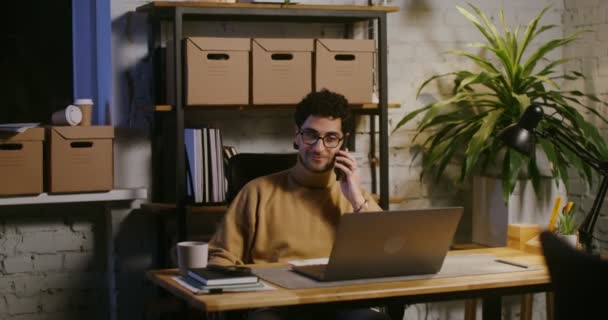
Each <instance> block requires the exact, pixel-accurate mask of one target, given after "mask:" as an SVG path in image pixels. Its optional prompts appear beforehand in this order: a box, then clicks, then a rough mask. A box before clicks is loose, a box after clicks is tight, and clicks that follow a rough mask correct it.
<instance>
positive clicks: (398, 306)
mask: <svg viewBox="0 0 608 320" xmlns="http://www.w3.org/2000/svg"><path fill="white" fill-rule="evenodd" d="M385 310H386V313H387V314H388V316H389V317H391V319H393V320H401V319H403V315H404V314H405V305H404V304H402V303H390V304H387V305H386V308H385Z"/></svg>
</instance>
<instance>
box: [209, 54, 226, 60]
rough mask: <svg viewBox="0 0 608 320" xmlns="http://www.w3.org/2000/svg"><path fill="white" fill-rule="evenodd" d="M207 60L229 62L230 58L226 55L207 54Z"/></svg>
mask: <svg viewBox="0 0 608 320" xmlns="http://www.w3.org/2000/svg"><path fill="white" fill-rule="evenodd" d="M207 60H230V56H229V55H228V54H226V53H209V54H207Z"/></svg>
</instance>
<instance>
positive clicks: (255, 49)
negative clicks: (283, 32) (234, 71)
mask: <svg viewBox="0 0 608 320" xmlns="http://www.w3.org/2000/svg"><path fill="white" fill-rule="evenodd" d="M313 45H314V43H313V39H267V38H255V39H253V41H252V45H251V52H252V83H251V85H252V102H253V104H296V103H298V102H300V100H302V98H304V96H305V95H307V94H308V93H310V91H311V90H312V51H313Z"/></svg>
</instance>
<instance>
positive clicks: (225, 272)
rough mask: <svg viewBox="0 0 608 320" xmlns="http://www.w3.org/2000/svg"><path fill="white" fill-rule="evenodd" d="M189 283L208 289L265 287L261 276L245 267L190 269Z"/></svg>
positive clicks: (234, 289)
mask: <svg viewBox="0 0 608 320" xmlns="http://www.w3.org/2000/svg"><path fill="white" fill-rule="evenodd" d="M188 278H190V279H189V280H190V281H189V284H190V285H194V284H196V287H197V288H199V289H201V290H203V291H206V292H213V291H215V290H217V291H220V292H222V291H248V290H256V289H260V288H263V287H264V285H263V284H262V283H261V282H260V281H259V278H258V277H257V276H256V275H255V274H253V273H252V272H251V270H250V269H249V268H244V267H230V266H229V267H221V266H208V267H207V268H195V269H190V270H188Z"/></svg>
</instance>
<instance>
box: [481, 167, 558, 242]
mask: <svg viewBox="0 0 608 320" xmlns="http://www.w3.org/2000/svg"><path fill="white" fill-rule="evenodd" d="M541 185H542V192H541V195H540V196H539V197H538V198H537V197H536V195H535V193H534V188H533V186H532V181H530V180H525V179H524V180H519V181H518V183H517V185H516V186H515V190H514V191H513V194H511V196H510V197H509V200H508V203H507V204H505V203H504V201H503V198H502V180H501V179H497V178H493V177H484V176H475V177H473V201H472V202H473V213H472V214H473V218H472V220H473V227H472V229H473V230H472V231H473V242H474V243H478V244H482V245H486V246H491V247H501V246H506V245H507V225H508V224H510V223H531V224H538V225H540V226H541V228H543V229H544V228H546V227H547V225H548V223H549V219H550V217H551V212H552V210H553V205H554V202H555V199H556V198H557V196H560V197H561V198H562V202H561V203H562V205H563V204H565V203H566V202H567V193H566V189H565V187H564V185H563V184H562V183H561V182H560V183H559V185H557V186H556V184H555V180H554V179H551V178H546V179H542V181H541Z"/></svg>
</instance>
